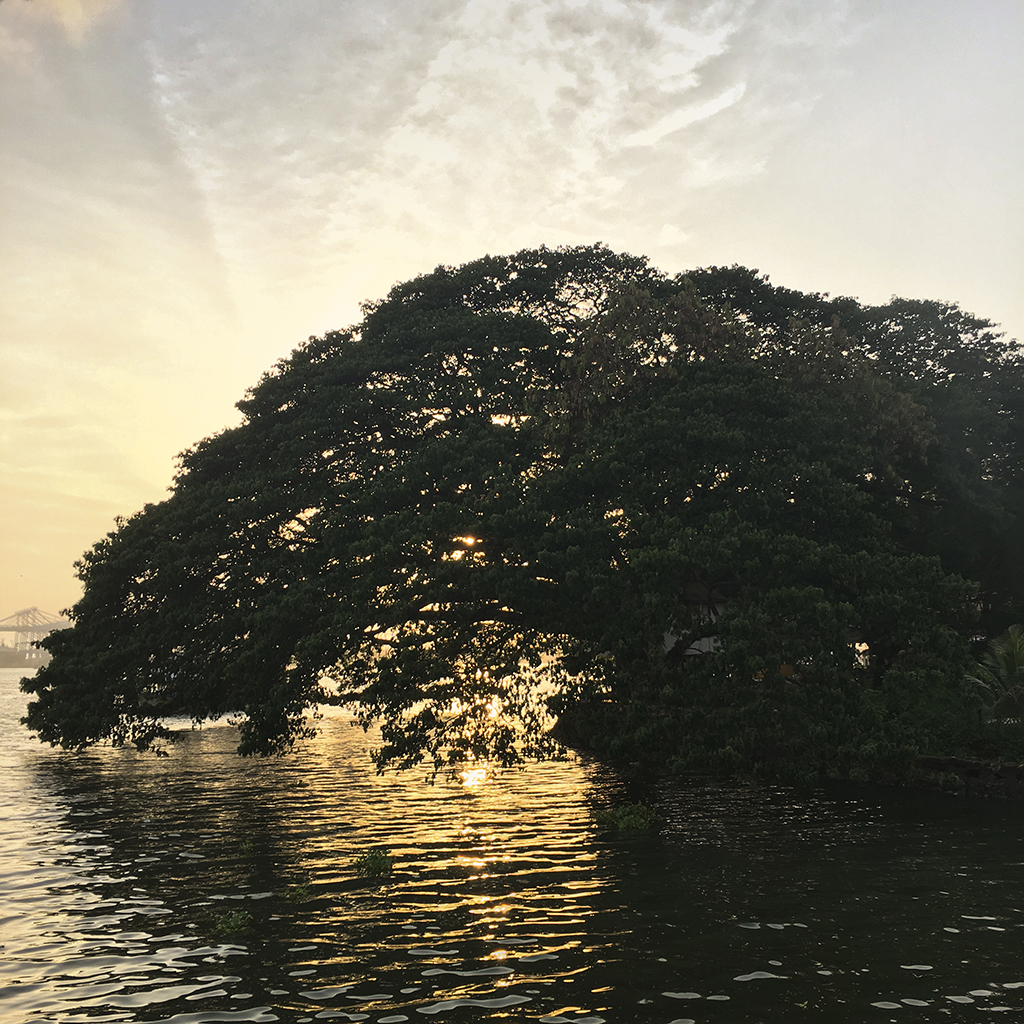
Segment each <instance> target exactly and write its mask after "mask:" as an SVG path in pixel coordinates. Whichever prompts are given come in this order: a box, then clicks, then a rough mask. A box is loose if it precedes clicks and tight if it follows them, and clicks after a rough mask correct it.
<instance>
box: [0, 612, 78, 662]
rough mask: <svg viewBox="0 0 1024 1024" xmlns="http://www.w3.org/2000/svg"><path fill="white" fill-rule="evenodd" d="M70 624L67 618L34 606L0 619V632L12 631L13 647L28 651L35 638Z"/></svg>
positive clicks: (37, 638)
mask: <svg viewBox="0 0 1024 1024" xmlns="http://www.w3.org/2000/svg"><path fill="white" fill-rule="evenodd" d="M70 625H71V623H70V622H69V621H68V620H67V619H62V618H61V617H60V616H59V615H51V614H50V613H49V612H44V611H41V610H40V609H39V608H34V607H33V608H22V609H21V611H20V612H15V613H14V614H13V615H8V616H7V618H6V619H0V633H13V634H14V647H15V649H16V650H19V651H30V650H32V649H33V648H32V644H33V643H34V642H35V641H36V640H42V639H43V637H44V636H46V634H47V633H49V632H51V631H52V630H55V629H67V627H68V626H70ZM2 642H3V641H0V643H2ZM5 646H7V645H6V644H5Z"/></svg>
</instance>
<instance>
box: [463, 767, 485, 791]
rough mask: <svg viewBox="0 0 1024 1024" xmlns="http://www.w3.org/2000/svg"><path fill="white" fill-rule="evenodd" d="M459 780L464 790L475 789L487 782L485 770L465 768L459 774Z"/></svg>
mask: <svg viewBox="0 0 1024 1024" xmlns="http://www.w3.org/2000/svg"><path fill="white" fill-rule="evenodd" d="M459 780H460V782H461V784H462V785H463V786H464V787H465V788H466V789H477V788H479V787H480V786H482V785H483V784H484V782H485V781H486V780H487V769H486V768H465V769H463V770H462V771H461V772H459Z"/></svg>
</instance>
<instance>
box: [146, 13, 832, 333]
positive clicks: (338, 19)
mask: <svg viewBox="0 0 1024 1024" xmlns="http://www.w3.org/2000/svg"><path fill="white" fill-rule="evenodd" d="M280 6H281V5H274V4H268V3H263V2H256V0H252V2H249V3H242V4H236V5H232V9H231V12H230V14H228V15H227V16H226V17H225V15H224V14H223V13H222V12H221V11H220V10H218V11H217V13H216V15H214V14H213V13H212V12H211V11H210V9H209V7H208V6H207V5H201V4H188V3H186V4H183V5H177V6H176V7H175V9H174V12H173V21H172V20H171V19H172V14H171V12H170V11H169V12H168V13H167V14H166V16H164V18H163V21H162V29H161V31H160V32H159V33H158V34H157V36H156V37H155V38H154V40H153V42H152V44H151V49H150V53H151V59H152V65H153V83H154V90H155V93H156V95H157V97H158V102H159V105H160V109H161V110H162V111H163V114H164V116H165V118H166V121H167V124H168V126H169V129H170V131H171V132H172V133H173V135H174V137H175V138H176V139H177V141H178V145H179V147H180V152H181V155H182V158H183V160H184V161H185V162H186V163H187V164H188V166H189V167H191V168H192V171H193V174H194V176H195V180H196V181H197V182H198V183H199V186H200V187H201V189H202V191H203V193H204V196H205V202H206V207H207V211H208V215H209V217H210V220H211V223H212V224H213V225H214V231H215V235H216V238H217V240H218V246H219V248H220V251H221V252H222V254H223V256H224V259H225V262H226V264H227V265H228V266H230V267H231V268H232V272H233V273H234V274H235V282H236V287H238V288H239V289H246V290H247V289H249V288H251V287H252V284H253V282H254V281H255V280H257V279H259V278H265V279H266V280H273V281H276V282H279V284H280V286H281V287H282V288H284V289H288V290H290V291H291V292H292V293H293V294H294V295H295V296H296V300H297V301H299V300H301V301H302V302H303V303H305V304H306V306H307V308H309V307H310V306H311V304H312V305H317V300H316V298H315V297H314V295H313V293H314V292H315V291H316V290H317V284H316V283H317V282H324V283H326V282H327V281H331V282H332V284H331V287H334V288H335V289H337V282H338V280H339V278H340V277H341V275H342V274H344V275H346V276H347V279H348V281H349V283H350V285H352V284H355V286H356V287H358V286H359V283H360V277H361V275H363V276H365V275H366V274H368V273H369V270H368V269H367V268H373V272H374V273H379V262H380V261H381V260H383V259H385V258H386V259H387V260H388V261H390V263H391V265H392V266H394V267H395V273H396V274H399V273H401V272H402V270H403V269H404V267H405V266H406V265H407V264H408V262H409V261H411V260H415V261H419V266H422V261H423V260H429V259H430V258H431V255H430V254H431V253H434V254H436V255H437V256H439V257H440V256H444V258H460V257H462V256H464V255H465V256H468V255H473V254H474V253H475V252H477V251H478V250H480V248H481V247H498V246H500V247H506V248H507V247H510V246H511V245H514V244H518V243H520V242H521V243H524V244H525V243H528V242H531V241H539V240H541V239H544V240H547V241H549V242H557V241H564V240H572V239H583V238H586V239H593V238H595V237H602V238H604V239H606V240H613V239H615V238H616V237H618V238H622V237H623V235H629V234H630V233H631V232H632V233H633V234H638V233H640V232H638V231H637V229H638V228H640V227H643V228H646V229H647V235H648V237H668V236H664V235H663V236H659V231H660V229H661V226H662V225H663V224H664V223H665V219H666V213H668V214H669V217H670V219H673V220H678V221H685V219H686V211H687V208H688V206H690V205H692V204H693V203H694V202H695V200H696V198H697V195H698V193H699V190H700V189H702V188H707V187H717V186H720V185H721V184H723V183H727V182H729V181H731V180H742V179H744V178H745V177H749V176H750V175H752V174H757V173H758V172H759V170H760V168H761V167H762V166H763V163H764V160H765V157H766V155H767V153H768V152H769V151H770V147H771V146H772V145H773V144H774V141H775V139H776V137H777V135H778V132H779V131H780V130H783V129H784V127H785V125H786V124H787V123H791V122H793V121H794V120H799V119H800V118H802V117H805V116H806V113H807V109H808V107H809V102H808V96H809V95H810V94H812V93H813V88H812V87H811V86H809V85H808V80H813V78H814V76H815V75H816V74H818V73H820V71H821V69H822V67H823V66H826V65H827V62H828V54H829V52H831V49H832V48H833V47H834V46H835V45H838V43H837V40H839V39H840V38H841V35H842V33H841V31H840V30H839V29H840V26H841V25H842V24H843V22H844V17H845V13H844V8H843V7H842V5H840V4H836V3H830V4H825V5H811V6H812V7H813V10H805V8H807V6H808V5H805V4H798V3H796V2H794V0H788V2H783V0H765V2H761V3H750V2H746V0H732V2H729V0H725V2H720V3H711V4H709V3H682V4H681V3H676V2H672V3H670V2H665V0H598V2H587V3H581V2H578V0H550V2H547V3H543V4H509V3H507V2H506V0H463V2H457V0H435V2H433V3H423V2H419V3H415V4H413V3H406V2H395V3H391V4H387V5H381V4H380V3H379V2H376V0H354V2H351V3H348V4H345V5H344V6H340V5H327V4H323V3H320V4H316V3H314V4H311V5H309V7H308V8H306V7H304V8H302V9H301V10H299V11H298V12H296V9H295V8H292V7H288V8H287V11H286V12H282V11H281V10H280V9H279V8H280ZM183 13H184V15H185V16H184V17H183ZM780 20H781V21H782V22H784V23H785V25H786V28H785V30H784V31H782V30H780V28H779V22H780ZM794 54H796V59H794ZM243 112H244V113H243ZM754 125H756V126H757V131H756V135H757V138H756V140H755V139H754V135H755V132H754V131H753V130H752V126H754ZM695 190H696V192H695ZM666 207H668V208H669V209H668V210H666ZM683 226H684V228H685V224H684V225H683ZM669 235H671V232H670V233H669ZM673 237H682V235H681V234H676V235H675V236H673ZM353 275H354V276H355V280H353ZM366 284H367V285H369V279H368V278H367V279H366ZM324 301H326V300H325V299H324V298H323V297H321V299H320V305H321V306H322V305H323V302H324ZM261 319H262V317H261Z"/></svg>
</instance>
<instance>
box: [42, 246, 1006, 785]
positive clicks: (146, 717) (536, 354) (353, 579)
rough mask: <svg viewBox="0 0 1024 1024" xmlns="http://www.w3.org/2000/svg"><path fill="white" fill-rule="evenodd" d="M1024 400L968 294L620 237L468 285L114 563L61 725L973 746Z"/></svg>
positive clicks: (294, 374) (65, 639) (157, 731)
mask: <svg viewBox="0 0 1024 1024" xmlns="http://www.w3.org/2000/svg"><path fill="white" fill-rule="evenodd" d="M943 346H944V347H943ZM942 359H945V360H946V363H942V362H941V360H942ZM1022 380H1024V373H1022V366H1021V358H1020V354H1019V352H1018V350H1017V349H1016V348H1015V347H1014V346H1013V345H1011V344H1008V343H1003V342H1001V341H1000V340H999V339H998V337H997V336H996V335H995V334H994V332H993V331H992V330H991V325H987V324H984V323H983V322H981V321H976V320H973V318H969V317H966V316H965V315H964V314H962V313H960V311H959V310H957V309H956V307H950V306H937V305H935V304H931V305H928V304H925V305H921V304H918V305H916V306H915V305H914V304H904V305H903V306H900V305H899V304H898V303H896V302H894V303H893V304H891V306H890V307H881V308H876V307H864V306H861V305H859V304H858V303H856V302H854V301H853V300H838V301H831V302H830V301H829V300H827V299H826V298H825V297H822V296H816V295H810V296H808V295H801V294H800V293H796V292H787V291H785V290H783V289H774V288H772V286H770V285H769V284H768V282H767V281H766V279H764V278H761V277H758V275H757V274H756V273H754V272H750V271H746V270H743V269H742V268H731V269H713V270H709V271H699V272H695V273H694V274H692V275H688V276H681V277H678V278H674V279H669V278H667V277H666V276H664V275H662V274H660V273H658V272H657V271H655V270H654V269H652V268H651V267H649V266H648V264H647V263H646V261H645V260H643V259H638V258H635V257H631V256H625V255H619V254H615V253H613V252H611V251H609V250H607V249H605V248H603V247H600V246H593V247H578V248H568V249H559V250H548V249H540V250H530V251H524V252H520V253H517V254H516V255H514V256H510V257H501V258H492V257H487V258H484V259H482V260H478V261H476V262H474V263H470V264H467V265H466V266H464V267H461V268H449V267H441V268H438V269H437V270H436V271H434V272H433V273H432V274H429V275H426V276H424V277H420V278H417V279H415V280H413V281H411V282H408V283H406V284H403V285H400V286H398V287H396V288H395V289H393V290H392V292H391V293H390V294H389V295H388V297H387V299H385V300H384V301H382V302H379V303H373V304H368V305H367V306H366V307H365V308H364V317H363V320H362V321H361V322H360V323H359V324H358V325H357V326H355V327H353V328H351V329H349V330H347V331H343V332H338V333H331V334H327V335H325V336H324V337H322V338H311V339H309V341H308V342H307V343H306V344H304V345H302V346H300V347H299V348H298V349H297V350H296V351H295V352H294V353H293V354H292V355H291V356H290V357H289V358H288V359H286V360H283V361H282V362H281V363H279V364H278V365H277V366H276V367H275V368H274V369H273V370H272V371H270V372H269V373H268V374H266V375H265V376H264V378H263V379H262V380H261V381H260V382H259V383H258V384H257V386H256V387H255V388H253V389H252V390H251V392H250V393H249V394H248V395H247V396H246V398H245V399H244V400H243V401H242V402H240V403H239V408H240V410H241V411H242V413H243V416H244V420H243V423H242V425H241V426H239V427H236V428H233V429H231V430H226V431H224V432H223V433H221V434H218V435H216V436H214V437H211V438H208V439H206V440H204V441H202V442H200V443H199V444H198V445H196V446H195V447H194V448H192V449H190V450H189V451H188V452H186V453H185V454H184V455H183V456H182V459H181V465H180V469H179V472H178V474H177V476H176V479H175V482H174V487H173V491H172V494H171V497H170V498H168V499H167V500H166V501H164V502H162V503H160V504H158V505H151V506H147V507H146V508H145V509H143V510H142V511H141V512H140V513H138V514H137V515H135V516H133V517H131V518H130V519H126V520H124V521H121V522H119V524H118V527H117V529H116V530H115V531H114V532H112V533H111V534H109V535H108V536H107V537H106V538H104V539H103V540H102V541H100V542H99V543H98V544H96V545H95V546H94V548H93V549H92V550H91V551H90V552H88V553H87V554H86V555H85V556H84V558H83V559H82V561H81V562H80V563H79V565H78V572H79V575H80V578H81V579H82V581H83V583H84V585H85V588H84V595H83V597H82V599H81V601H80V602H79V603H78V604H77V605H75V607H74V608H73V609H71V612H70V614H71V618H72V619H73V622H74V625H73V627H72V628H71V629H68V630H65V631H63V632H58V633H55V634H52V635H51V637H50V638H49V639H48V640H47V641H46V646H47V647H48V649H49V650H50V651H51V652H52V654H53V660H52V661H51V663H50V664H49V665H48V666H46V667H45V668H43V669H41V670H40V671H39V672H38V673H37V675H36V676H35V677H34V678H33V679H29V680H26V681H25V682H24V684H23V685H24V687H25V689H26V690H27V691H29V692H30V693H33V694H35V700H34V701H33V702H32V703H31V704H30V706H29V714H28V718H27V723H28V725H29V726H30V727H31V728H32V729H34V730H36V732H37V733H38V734H39V736H40V738H41V739H42V740H44V741H48V742H50V743H54V744H60V745H62V746H65V747H73V748H78V747H82V746H85V745H87V744H90V743H94V742H97V741H100V740H110V741H112V742H114V743H126V742H130V743H134V744H135V745H136V746H138V747H140V748H146V747H148V746H151V745H153V744H154V742H155V741H158V740H160V739H161V738H163V737H166V736H167V735H168V732H167V729H166V727H165V724H164V721H165V719H166V718H168V717H170V716H174V715H179V714H185V715H188V716H191V717H192V718H193V719H195V720H196V721H201V720H204V719H208V718H212V717H217V716H221V715H225V714H234V715H236V716H237V718H238V720H239V722H240V724H241V745H240V750H241V751H242V752H243V753H269V752H272V751H279V750H283V749H286V748H287V747H288V746H289V745H290V744H291V743H293V742H294V741H295V740H296V739H297V738H299V737H302V736H305V735H308V734H310V733H311V732H312V731H313V729H314V727H315V720H314V719H313V718H311V712H312V710H313V709H314V708H315V707H316V705H317V704H319V703H324V702H343V703H348V704H351V705H352V706H353V707H354V708H355V709H356V710H357V711H358V713H359V714H360V716H361V717H362V718H363V720H364V721H367V722H368V721H370V720H376V721H378V722H379V723H381V725H382V728H383V738H384V743H383V746H382V748H381V750H380V751H379V752H378V756H379V760H380V763H381V764H382V765H383V764H388V763H398V764H413V763H416V762H417V761H419V760H421V759H423V758H424V757H426V758H428V759H429V760H431V761H432V763H434V764H435V765H442V764H445V763H448V764H459V763H463V762H465V761H466V760H471V759H474V758H490V759H492V760H497V761H500V762H502V763H506V764H507V763H513V762H515V761H517V760H519V759H520V758H522V757H523V756H527V755H529V754H530V753H532V752H538V751H540V750H543V749H544V748H545V747H546V746H547V745H549V743H550V741H549V739H548V738H547V736H546V735H545V732H544V726H545V718H546V715H547V713H548V708H549V707H555V708H556V709H558V710H561V711H562V712H563V713H564V715H565V726H566V727H567V728H569V729H570V731H572V730H575V733H576V735H577V737H578V738H581V739H584V740H585V741H587V742H590V743H591V744H594V745H597V746H599V747H601V748H603V749H606V750H609V751H611V752H613V753H619V754H622V755H626V756H630V757H639V756H643V755H647V756H653V757H656V758H658V759H660V760H663V761H665V760H668V761H674V762H675V763H677V764H679V765H683V766H708V765H711V766H715V765H718V766H736V765H747V766H755V765H758V764H764V763H772V764H778V765H786V766H789V768H791V769H792V768H793V767H794V766H795V767H796V768H797V769H798V770H800V771H803V772H805V773H808V774H814V773H819V772H822V771H826V772H832V773H835V774H849V773H857V772H862V771H870V770H874V769H876V768H877V767H878V766H879V765H885V764H896V763H898V762H899V761H900V760H901V759H903V760H905V759H906V758H907V757H908V756H909V754H910V753H912V752H913V751H914V750H915V749H925V748H927V749H929V750H930V751H943V750H945V751H951V750H953V749H959V748H960V747H962V746H963V744H965V743H967V742H969V741H970V740H971V738H972V735H973V734H974V732H975V731H976V724H975V723H976V722H977V714H976V706H977V697H976V695H975V694H974V693H973V692H972V691H971V689H970V687H969V685H967V684H965V682H964V677H965V670H966V667H967V664H968V660H969V658H968V655H969V648H968V639H969V636H970V631H971V628H972V627H971V621H972V615H973V613H974V609H975V606H976V605H977V603H978V596H977V595H978V593H979V583H978V582H975V583H971V582H966V581H965V580H964V579H963V578H961V577H960V576H958V575H952V574H950V572H949V570H950V569H953V570H954V571H959V572H964V571H968V575H969V576H971V577H972V578H973V579H975V580H977V581H980V589H981V592H982V593H984V594H985V595H995V597H990V599H989V603H990V604H992V603H993V602H995V601H996V600H998V601H999V602H1001V603H1002V604H1003V605H1006V604H1012V602H1013V601H1017V600H1019V597H1020V575H1019V573H1017V574H1016V575H1015V574H1014V573H1013V572H1007V571H1006V563H1007V560H1010V561H1011V562H1012V559H1016V560H1017V562H1016V565H1017V567H1018V568H1019V564H1020V549H1019V547H1012V546H1011V547H1010V548H1007V550H1005V551H1004V552H1003V554H1004V559H1003V561H993V560H992V558H991V555H990V551H989V548H990V547H991V544H990V541H989V540H988V534H985V536H977V537H976V536H974V534H973V533H972V532H971V531H970V529H969V526H970V522H969V521H968V523H967V526H968V535H967V536H964V537H962V538H959V539H958V541H957V543H955V544H954V543H951V537H950V532H951V531H952V530H954V529H961V528H963V526H964V520H965V517H966V518H967V519H968V520H970V516H972V515H974V514H975V513H976V512H977V511H978V510H984V511H985V514H986V515H988V516H989V518H988V519H986V520H985V521H984V523H983V524H982V525H983V526H984V527H985V528H986V529H987V528H988V527H990V526H991V525H992V524H999V525H1000V528H1001V529H1003V530H1004V533H1005V535H1006V536H1009V535H1010V534H1011V533H1012V532H1013V531H1012V530H1006V524H1007V522H1009V519H1008V516H1010V513H1009V512H1008V511H1007V510H1008V509H1009V508H1010V507H1011V506H1012V501H1011V500H1010V499H1011V498H1012V497H1013V496H1014V495H1016V494H1017V493H1018V491H1017V490H1016V489H1019V485H1020V476H1019V466H1020V459H1019V456H1020V450H1019V448H1016V447H1013V445H1016V443H1017V441H1016V439H1017V437H1018V433H1019V423H1018V421H1017V418H1016V414H1017V411H1018V410H1017V407H1016V404H1015V403H1017V402H1018V401H1019V400H1020V395H1021V386H1020V385H1021V381H1022ZM1000 403H1001V404H1000ZM957 417H960V419H959V420H958V419H957ZM957 423H960V424H961V425H964V424H966V426H967V428H968V429H967V430H966V431H961V433H960V434H958V433H957V428H956V424H957ZM996 428H998V429H1000V430H1001V431H1002V433H1001V434H1000V439H1001V440H1002V441H1003V442H1004V443H1002V444H1001V445H994V444H992V443H990V442H989V440H988V439H989V436H990V435H989V433H988V432H989V431H991V430H993V429H996ZM971 431H974V432H975V434H972V433H971ZM975 435H976V436H975ZM1008 441H1009V442H1012V444H1007V443H1006V442H1008ZM980 522H981V520H979V523H980ZM1000 536H1002V535H1000ZM986 545H988V547H987V546H986ZM957 557H959V561H957Z"/></svg>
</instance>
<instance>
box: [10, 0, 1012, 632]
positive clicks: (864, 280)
mask: <svg viewBox="0 0 1024 1024" xmlns="http://www.w3.org/2000/svg"><path fill="white" fill-rule="evenodd" d="M1022 39H1024V3H1022V2H1021V0H971V2H970V3H968V2H966V0H814V2H808V0H526V2H520V0H302V2H301V3H300V2H297V0H293V2H287V0H277V2H270V0H0V267H2V274H0V618H2V617H4V616H7V615H10V614H12V613H13V612H15V611H17V610H19V609H21V608H25V607H28V606H33V605H35V606H39V607H41V608H43V609H45V610H47V611H52V612H58V611H60V610H61V609H63V608H66V607H68V606H70V605H71V604H72V603H73V602H74V601H75V600H77V598H78V596H79V594H80V584H79V583H78V581H77V580H76V579H75V577H74V570H73V563H74V561H75V560H76V559H77V558H79V557H80V556H81V554H82V553H83V552H84V551H85V550H87V549H88V548H89V547H90V546H91V545H92V544H93V543H94V542H96V541H97V540H99V539H100V538H102V537H103V536H104V534H105V533H107V532H108V531H109V530H111V529H113V527H114V518H115V516H118V515H125V516H127V515H131V514H132V513H133V512H135V511H137V510H138V509H140V508H141V507H142V506H143V505H144V504H145V503H147V502H156V501H160V500H162V499H163V498H164V497H166V495H167V488H168V486H169V485H170V483H171V481H172V478H173V472H174V466H175V456H176V455H177V454H178V453H179V452H181V451H182V450H184V449H186V448H187V447H188V446H190V445H191V444H193V443H194V442H196V441H198V440H199V439H201V438H202V437H204V436H207V435H209V434H211V433H214V432H216V431H218V430H220V429H223V428H225V427H228V426H231V425H233V424H235V423H237V422H238V421H239V413H238V412H237V410H236V409H235V408H234V403H235V402H236V401H238V400H239V399H240V398H241V397H242V396H243V394H244V392H245V389H246V388H247V387H250V386H251V385H253V384H255V383H256V381H257V380H258V379H259V377H260V375H261V373H263V372H264V371H266V370H267V369H269V368H270V367H271V366H273V364H274V363H275V361H276V360H278V359H280V358H282V357H284V356H286V355H287V354H288V353H289V352H290V351H291V350H292V349H293V348H294V347H295V346H296V345H297V344H299V343H300V342H302V341H303V340H304V339H305V338H307V337H308V336H309V335H311V334H321V333H323V332H324V331H325V330H329V329H333V328H340V327H344V326H346V325H348V324H350V323H353V322H355V321H356V320H357V319H358V316H359V303H360V301H362V300H366V299H374V298H379V297H382V296H383V295H385V294H386V293H387V291H388V290H389V289H390V288H391V286H392V285H393V284H395V283H397V282H399V281H403V280H407V279H408V278H410V277H414V276H415V275H417V274H420V273H425V272H429V271H430V270H432V269H433V268H434V267H435V266H437V265H439V264H459V263H463V262H466V261H468V260H471V259H475V258H477V257H479V256H482V255H484V254H486V253H492V254H497V253H505V252H512V251H515V250H517V249H520V248H523V247H527V246H537V245H542V244H544V245H548V246H554V245H562V244H589V243H593V242H596V241H601V242H604V243H605V244H607V245H609V246H611V247H612V248H614V249H618V250H623V251H628V252H632V253H636V254H642V255H646V256H648V257H649V258H650V259H651V261H652V263H653V264H654V265H655V266H657V267H660V268H661V269H662V270H664V271H666V272H669V273H676V272H678V271H683V270H686V269H688V268H693V267H699V266H711V265H716V264H733V263H739V264H743V265H746V266H749V267H756V268H758V269H760V270H761V271H762V272H764V273H767V274H769V275H770V277H771V280H772V281H773V282H774V283H776V284H781V285H785V286H787V287H790V288H799V289H802V290H808V291H822V292H828V293H830V294H832V295H853V296H856V297H858V298H860V299H861V300H862V301H864V302H871V303H877V302H885V301H887V300H888V299H889V298H890V297H891V296H892V295H894V294H895V295H901V296H905V297H910V298H923V299H942V300H946V301H955V302H958V303H959V304H960V305H961V306H962V307H963V308H965V309H967V310H968V311H970V312H973V313H976V314H978V315H980V316H984V317H987V318H989V319H991V320H993V321H995V322H996V323H999V324H1001V325H1002V328H1003V329H1004V330H1005V331H1006V332H1007V334H1008V335H1009V336H1011V337H1018V338H1022V339H1024V198H1022V197H1024V58H1022V57H1021V55H1020V43H1021V40H1022Z"/></svg>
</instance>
